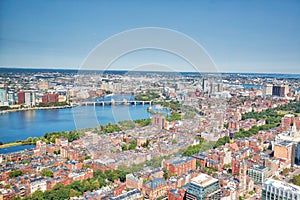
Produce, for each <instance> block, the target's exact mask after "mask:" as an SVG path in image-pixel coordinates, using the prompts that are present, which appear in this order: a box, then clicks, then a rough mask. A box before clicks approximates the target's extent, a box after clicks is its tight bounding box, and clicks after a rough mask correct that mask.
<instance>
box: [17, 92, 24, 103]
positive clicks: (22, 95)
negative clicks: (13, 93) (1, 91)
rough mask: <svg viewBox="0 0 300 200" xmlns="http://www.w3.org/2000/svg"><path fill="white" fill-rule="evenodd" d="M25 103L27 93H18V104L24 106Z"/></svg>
mask: <svg viewBox="0 0 300 200" xmlns="http://www.w3.org/2000/svg"><path fill="white" fill-rule="evenodd" d="M24 103H25V92H24V91H22V92H19V93H18V104H24Z"/></svg>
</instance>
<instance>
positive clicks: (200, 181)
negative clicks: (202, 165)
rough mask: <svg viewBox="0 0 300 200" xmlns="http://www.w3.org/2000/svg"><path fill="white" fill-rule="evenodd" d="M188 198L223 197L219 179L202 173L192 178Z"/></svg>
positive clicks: (214, 198) (187, 191)
mask: <svg viewBox="0 0 300 200" xmlns="http://www.w3.org/2000/svg"><path fill="white" fill-rule="evenodd" d="M186 199H187V200H198V199H213V200H218V199H221V188H220V185H219V180H218V179H215V178H213V177H211V176H209V175H207V174H202V173H201V174H199V175H198V176H197V177H195V178H192V180H191V183H190V185H189V187H188V189H187V190H186Z"/></svg>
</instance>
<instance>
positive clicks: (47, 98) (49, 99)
mask: <svg viewBox="0 0 300 200" xmlns="http://www.w3.org/2000/svg"><path fill="white" fill-rule="evenodd" d="M57 102H58V94H44V95H43V97H42V103H57Z"/></svg>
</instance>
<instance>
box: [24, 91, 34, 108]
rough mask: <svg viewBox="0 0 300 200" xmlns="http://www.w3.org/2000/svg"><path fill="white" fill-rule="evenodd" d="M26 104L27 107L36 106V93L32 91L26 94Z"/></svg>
mask: <svg viewBox="0 0 300 200" xmlns="http://www.w3.org/2000/svg"><path fill="white" fill-rule="evenodd" d="M24 96H25V98H24V103H25V105H26V106H35V93H34V92H32V91H28V92H25V94H24Z"/></svg>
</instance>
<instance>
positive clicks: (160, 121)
mask: <svg viewBox="0 0 300 200" xmlns="http://www.w3.org/2000/svg"><path fill="white" fill-rule="evenodd" d="M165 123H166V117H165V116H164V115H159V114H158V115H154V116H152V125H153V126H158V128H159V129H163V128H165Z"/></svg>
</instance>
